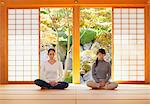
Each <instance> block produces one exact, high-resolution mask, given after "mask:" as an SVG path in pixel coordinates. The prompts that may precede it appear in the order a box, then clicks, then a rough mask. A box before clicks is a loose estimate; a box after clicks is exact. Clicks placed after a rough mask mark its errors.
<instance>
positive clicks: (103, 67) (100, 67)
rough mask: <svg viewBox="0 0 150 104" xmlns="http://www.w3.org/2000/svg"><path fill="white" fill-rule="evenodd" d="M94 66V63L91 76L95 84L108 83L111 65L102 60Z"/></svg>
mask: <svg viewBox="0 0 150 104" xmlns="http://www.w3.org/2000/svg"><path fill="white" fill-rule="evenodd" d="M95 66H96V64H95V63H94V64H93V66H92V76H93V79H94V80H95V82H97V83H98V82H100V81H105V82H108V80H109V79H110V77H111V65H110V64H109V63H108V62H106V61H104V60H99V61H98V64H97V66H96V67H95Z"/></svg>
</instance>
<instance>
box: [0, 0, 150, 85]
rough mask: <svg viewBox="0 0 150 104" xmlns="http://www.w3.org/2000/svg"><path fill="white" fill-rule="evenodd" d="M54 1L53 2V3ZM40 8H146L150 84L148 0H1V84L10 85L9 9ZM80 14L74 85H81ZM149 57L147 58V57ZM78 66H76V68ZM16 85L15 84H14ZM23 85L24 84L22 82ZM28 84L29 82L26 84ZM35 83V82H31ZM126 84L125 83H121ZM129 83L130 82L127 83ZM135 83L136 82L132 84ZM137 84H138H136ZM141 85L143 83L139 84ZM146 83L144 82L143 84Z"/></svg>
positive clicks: (75, 30) (76, 25)
mask: <svg viewBox="0 0 150 104" xmlns="http://www.w3.org/2000/svg"><path fill="white" fill-rule="evenodd" d="M51 1H52V2H51ZM29 7H31V8H40V7H72V8H73V9H74V13H75V11H76V12H79V7H94V8H96V7H144V8H145V14H146V15H145V83H150V68H149V65H150V59H149V58H150V54H149V53H150V48H149V47H148V45H149V44H150V41H149V39H150V35H149V34H150V30H149V29H148V27H150V19H149V18H148V17H149V15H150V5H149V4H148V2H147V0H142V1H141V0H130V1H126V0H122V1H118V0H113V1H112V0H102V1H99V0H75V1H74V0H56V1H53V0H45V1H43V0H38V1H37V0H15V1H12V0H1V2H0V37H1V38H0V50H1V51H0V55H1V57H0V84H7V83H8V75H7V73H8V70H7V69H8V49H7V47H8V40H7V39H8V36H7V28H8V27H7V9H8V8H29ZM79 16H80V15H79V14H76V13H75V15H74V16H73V18H74V19H75V20H74V21H76V22H74V23H73V24H74V25H73V37H74V39H73V41H74V42H76V44H74V46H73V47H74V50H73V58H74V61H73V73H74V76H75V77H74V79H73V83H80V78H79V77H80V76H79V74H77V73H79V72H80V65H79V61H80V58H79V57H80V55H79V53H80V52H79V51H80V50H79V44H80V43H79V42H80V41H79V36H80V35H79V28H80V25H79V22H80V21H79V18H78V17H79ZM146 56H147V57H146ZM75 65H76V66H75ZM13 83H15V82H13ZM20 83H22V82H20ZM26 83H27V82H26ZM31 83H33V82H31ZM121 83H124V82H121ZM125 83H128V82H125ZM132 83H134V82H132ZM135 83H137V82H135ZM139 83H141V82H139ZM142 83H144V82H142Z"/></svg>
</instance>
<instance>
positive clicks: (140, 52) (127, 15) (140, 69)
mask: <svg viewBox="0 0 150 104" xmlns="http://www.w3.org/2000/svg"><path fill="white" fill-rule="evenodd" d="M113 23H114V24H113V28H114V80H116V81H144V8H114V9H113Z"/></svg>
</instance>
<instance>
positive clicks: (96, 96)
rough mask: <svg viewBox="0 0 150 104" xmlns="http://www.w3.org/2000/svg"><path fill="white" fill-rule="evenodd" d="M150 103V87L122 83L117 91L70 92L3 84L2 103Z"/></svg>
mask: <svg viewBox="0 0 150 104" xmlns="http://www.w3.org/2000/svg"><path fill="white" fill-rule="evenodd" d="M100 103H101V104H110V103H111V104H134V103H135V104H150V85H135V84H120V85H119V87H118V88H117V89H116V90H91V89H90V88H88V87H87V86H86V85H80V84H79V85H74V84H71V85H70V86H69V88H67V89H66V90H40V88H39V87H38V86H35V85H32V84H30V85H25V84H21V85H15V84H13V85H12V84H11V85H10V84H9V85H0V104H100Z"/></svg>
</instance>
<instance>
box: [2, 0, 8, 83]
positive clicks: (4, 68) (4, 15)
mask: <svg viewBox="0 0 150 104" xmlns="http://www.w3.org/2000/svg"><path fill="white" fill-rule="evenodd" d="M6 19H7V9H6V6H5V2H4V1H1V2H0V84H6V83H7V79H8V77H7V67H8V65H7V63H8V62H7V57H8V56H7V33H6V32H7V31H6V28H7V27H6V26H7V20H6Z"/></svg>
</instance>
